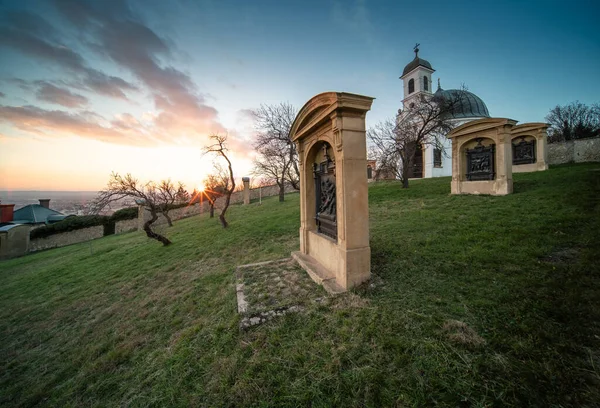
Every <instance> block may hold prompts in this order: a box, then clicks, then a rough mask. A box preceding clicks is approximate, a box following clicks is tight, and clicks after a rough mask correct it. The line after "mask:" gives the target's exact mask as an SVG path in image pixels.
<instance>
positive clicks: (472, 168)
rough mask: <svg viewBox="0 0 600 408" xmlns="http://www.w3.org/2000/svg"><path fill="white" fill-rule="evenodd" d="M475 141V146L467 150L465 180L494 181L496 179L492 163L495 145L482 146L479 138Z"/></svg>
mask: <svg viewBox="0 0 600 408" xmlns="http://www.w3.org/2000/svg"><path fill="white" fill-rule="evenodd" d="M475 140H476V141H477V146H475V147H474V148H472V149H467V174H466V176H467V180H469V181H477V180H494V178H496V165H495V163H494V159H495V151H496V145H489V146H483V145H482V144H481V140H482V139H481V138H479V139H475Z"/></svg>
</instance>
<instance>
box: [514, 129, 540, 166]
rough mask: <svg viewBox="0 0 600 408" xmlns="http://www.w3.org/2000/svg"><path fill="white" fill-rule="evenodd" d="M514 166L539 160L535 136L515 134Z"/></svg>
mask: <svg viewBox="0 0 600 408" xmlns="http://www.w3.org/2000/svg"><path fill="white" fill-rule="evenodd" d="M511 144H512V163H513V166H515V165H517V166H518V165H521V164H532V163H535V162H536V160H537V157H536V156H537V155H536V142H535V137H534V136H531V135H521V136H515V137H513V139H512V143H511Z"/></svg>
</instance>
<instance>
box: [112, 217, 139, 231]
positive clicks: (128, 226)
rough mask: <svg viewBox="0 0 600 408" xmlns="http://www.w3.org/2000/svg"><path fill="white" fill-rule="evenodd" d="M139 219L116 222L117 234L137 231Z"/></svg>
mask: <svg viewBox="0 0 600 408" xmlns="http://www.w3.org/2000/svg"><path fill="white" fill-rule="evenodd" d="M137 229H138V219H137V218H134V219H132V220H122V221H117V222H115V234H123V233H125V232H131V231H137Z"/></svg>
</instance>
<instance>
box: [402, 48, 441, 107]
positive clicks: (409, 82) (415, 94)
mask: <svg viewBox="0 0 600 408" xmlns="http://www.w3.org/2000/svg"><path fill="white" fill-rule="evenodd" d="M419 45H420V44H417V45H415V48H414V51H415V58H414V59H413V60H412V61H411V62H409V63H408V64H407V65H406V66H405V67H404V70H403V71H402V76H401V77H400V79H401V80H402V82H403V85H404V99H403V100H402V105H403V108H404V109H408V108H410V107H411V104H413V103H416V102H417V101H418V98H419V97H420V96H430V95H433V92H432V89H431V88H432V83H431V74H433V73H434V72H435V70H434V69H433V68H432V67H431V64H430V63H429V61H427V60H424V59H423V58H419Z"/></svg>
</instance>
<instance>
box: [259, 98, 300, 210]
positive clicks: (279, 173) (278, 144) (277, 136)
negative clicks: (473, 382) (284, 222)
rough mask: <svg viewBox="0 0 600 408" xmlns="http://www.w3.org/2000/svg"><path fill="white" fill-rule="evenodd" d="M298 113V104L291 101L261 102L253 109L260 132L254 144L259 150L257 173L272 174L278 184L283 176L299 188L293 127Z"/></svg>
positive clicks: (262, 174) (269, 175) (267, 176)
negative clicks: (295, 104) (261, 103)
mask: <svg viewBox="0 0 600 408" xmlns="http://www.w3.org/2000/svg"><path fill="white" fill-rule="evenodd" d="M296 114H297V110H296V108H294V107H293V106H292V105H291V104H289V103H280V104H278V105H261V106H260V108H258V109H257V110H255V111H254V112H253V115H254V121H255V125H254V126H255V129H256V132H257V134H256V139H255V141H254V148H255V149H256V151H257V152H258V154H259V157H258V159H257V164H258V165H257V166H255V174H256V175H261V176H264V177H266V178H269V179H271V180H273V181H275V182H277V184H278V185H279V181H277V180H280V179H282V178H283V179H284V181H285V182H288V183H290V184H291V185H292V187H293V188H294V189H296V190H299V189H300V170H299V167H298V152H297V151H296V145H295V144H294V142H292V141H291V140H290V130H291V128H292V124H293V123H294V119H295V118H296ZM265 164H268V168H264V165H265ZM275 166H277V168H275ZM261 170H265V173H261V172H260V171H261ZM273 173H275V174H276V175H274V174H273ZM280 201H283V200H281V199H280Z"/></svg>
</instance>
